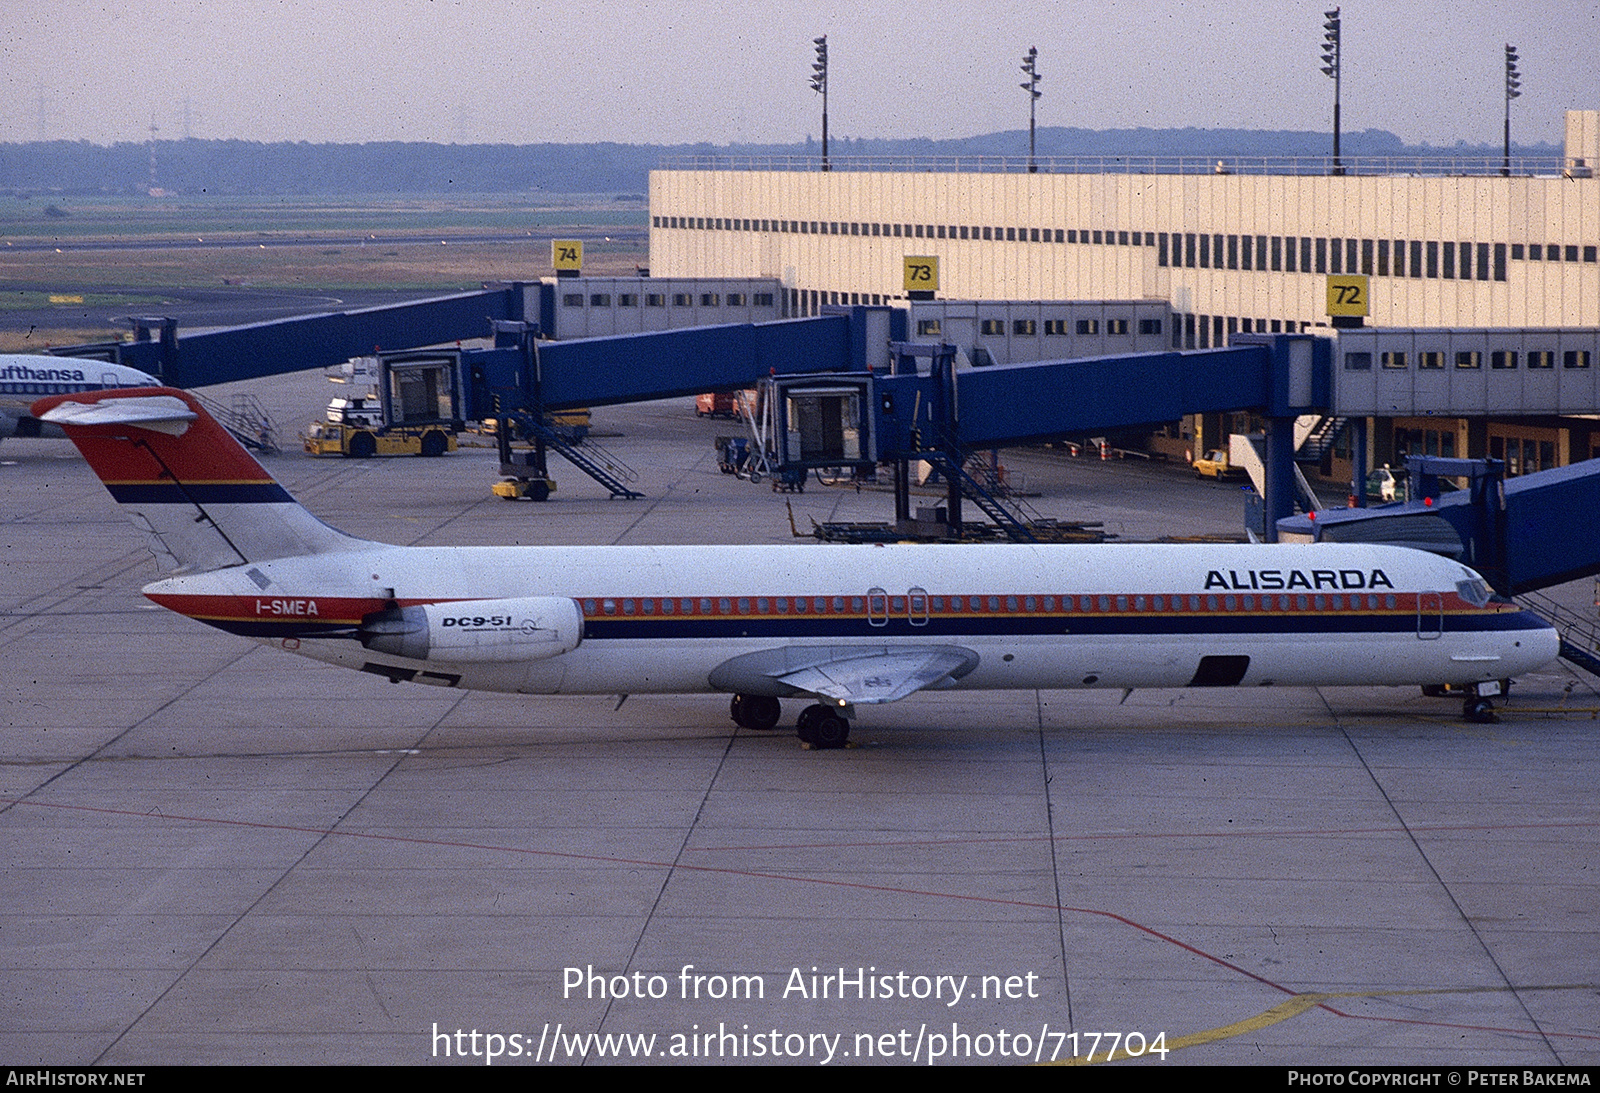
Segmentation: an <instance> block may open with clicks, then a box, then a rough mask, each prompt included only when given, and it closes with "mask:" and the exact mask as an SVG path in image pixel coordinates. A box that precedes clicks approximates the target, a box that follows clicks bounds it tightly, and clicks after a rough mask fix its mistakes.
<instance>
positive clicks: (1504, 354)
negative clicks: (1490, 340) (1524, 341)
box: [1489, 349, 1517, 370]
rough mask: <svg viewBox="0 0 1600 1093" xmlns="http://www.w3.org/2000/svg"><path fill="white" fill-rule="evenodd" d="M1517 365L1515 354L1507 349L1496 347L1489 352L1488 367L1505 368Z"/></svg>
mask: <svg viewBox="0 0 1600 1093" xmlns="http://www.w3.org/2000/svg"><path fill="white" fill-rule="evenodd" d="M1516 366H1517V354H1516V353H1515V352H1514V351H1512V350H1509V349H1496V350H1495V351H1494V352H1493V353H1490V354H1489V367H1490V368H1498V369H1501V370H1505V369H1508V368H1515V367H1516Z"/></svg>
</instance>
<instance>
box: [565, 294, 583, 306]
mask: <svg viewBox="0 0 1600 1093" xmlns="http://www.w3.org/2000/svg"><path fill="white" fill-rule="evenodd" d="M561 306H562V307H582V306H583V293H581V292H567V293H563V294H562V296H561Z"/></svg>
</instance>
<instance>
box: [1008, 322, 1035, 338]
mask: <svg viewBox="0 0 1600 1093" xmlns="http://www.w3.org/2000/svg"><path fill="white" fill-rule="evenodd" d="M1038 332H1039V325H1038V323H1036V322H1034V320H1032V319H1013V320H1011V333H1013V334H1022V335H1032V334H1037V333H1038Z"/></svg>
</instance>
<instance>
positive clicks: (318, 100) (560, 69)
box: [0, 0, 1600, 144]
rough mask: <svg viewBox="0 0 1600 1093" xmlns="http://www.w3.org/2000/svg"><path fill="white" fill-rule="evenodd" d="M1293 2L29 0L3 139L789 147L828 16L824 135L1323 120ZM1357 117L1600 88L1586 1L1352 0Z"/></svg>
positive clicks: (1326, 103)
mask: <svg viewBox="0 0 1600 1093" xmlns="http://www.w3.org/2000/svg"><path fill="white" fill-rule="evenodd" d="M1331 6H1332V5H1331V4H1324V3H1316V2H1313V3H1298V2H1295V3H1291V2H1288V0H1142V2H1137V0H1094V2H1071V3H1064V2H1063V3H1051V2H1049V0H1027V2H1013V0H998V2H997V0H986V2H977V0H950V2H941V0H924V2H923V3H911V4H908V3H904V2H903V0H902V2H895V3H888V2H880V0H854V2H850V3H837V4H835V3H823V2H816V0H754V2H750V3H745V4H739V5H723V4H711V3H695V2H693V0H685V2H679V3H656V2H652V0H609V2H607V0H584V2H578V0H548V2H540V0H520V2H518V0H370V2H367V3H357V2H350V0H109V2H107V0H18V2H17V3H15V4H11V5H8V6H7V12H6V14H5V16H3V17H0V19H3V22H0V25H3V26H4V36H3V43H4V45H3V48H4V53H3V56H0V71H3V73H4V75H3V77H0V78H3V80H4V86H5V96H4V102H3V105H0V140H4V141H17V140H34V139H38V138H39V137H40V136H44V137H47V138H51V139H87V140H92V141H96V142H101V143H108V142H111V141H119V140H144V139H146V138H147V137H148V133H149V127H150V125H151V123H152V117H153V119H154V123H155V124H156V125H157V126H159V128H160V136H161V137H162V138H164V139H165V138H177V137H182V136H184V135H185V134H186V133H187V134H188V135H192V136H195V137H208V138H229V137H236V138H242V139H248V140H306V141H370V140H429V141H503V142H509V143H535V142H540V141H598V140H611V141H624V142H652V143H654V142H662V143H679V142H688V141H711V142H715V143H719V144H721V143H727V142H730V141H793V140H799V139H803V138H804V137H805V136H806V134H808V133H813V134H815V133H818V132H820V121H819V115H820V110H819V106H820V103H819V100H818V97H817V96H816V95H815V94H814V93H813V92H812V91H811V90H810V88H809V87H808V86H807V81H808V80H809V78H810V75H811V67H810V66H811V60H812V54H811V39H812V38H813V37H815V36H816V35H819V34H827V35H828V45H829V51H830V54H831V61H832V66H831V69H830V77H831V89H830V97H829V106H830V112H829V113H830V118H829V129H830V132H831V133H832V134H833V135H835V136H867V137H914V136H932V137H953V136H968V135H972V134H976V133H982V132H989V131H992V130H996V129H1014V128H1020V127H1025V126H1026V124H1027V96H1026V94H1025V93H1024V92H1023V91H1022V89H1021V88H1020V87H1019V86H1018V84H1019V83H1020V82H1021V79H1022V74H1021V72H1020V71H1019V65H1020V62H1021V58H1022V54H1023V53H1024V52H1025V51H1026V50H1027V48H1028V47H1029V46H1037V47H1038V49H1039V68H1040V71H1041V72H1042V73H1043V80H1042V82H1041V89H1042V90H1043V91H1044V93H1045V94H1044V98H1042V99H1041V100H1040V102H1039V122H1040V124H1041V125H1074V126H1084V127H1088V128H1094V129H1105V128H1119V127H1124V126H1141V125H1146V126H1187V125H1192V126H1197V127H1206V128H1210V127H1239V128H1252V129H1319V130H1323V131H1327V130H1328V129H1329V128H1330V127H1331V124H1332V123H1331V120H1330V119H1331V113H1332V102H1333V81H1331V80H1330V79H1328V78H1327V77H1325V76H1324V75H1322V73H1321V72H1320V71H1318V69H1319V66H1320V62H1319V60H1318V54H1319V50H1320V46H1321V40H1322V22H1323V17H1322V13H1323V11H1324V9H1325V8H1330V7H1331ZM1343 14H1344V66H1345V78H1344V99H1343V102H1344V107H1343V116H1344V127H1345V129H1346V130H1347V131H1352V130H1359V129H1365V128H1378V129H1388V130H1391V131H1393V132H1395V133H1397V134H1399V135H1400V136H1401V137H1403V138H1405V139H1407V140H1410V141H1429V142H1432V143H1434V144H1453V143H1454V142H1455V141H1457V140H1467V141H1470V142H1475V143H1495V142H1498V141H1499V139H1500V132H1501V119H1502V111H1503V99H1502V65H1503V52H1502V51H1503V49H1504V46H1505V44H1506V43H1507V42H1511V43H1513V44H1515V45H1516V46H1518V48H1519V50H1520V52H1521V55H1522V62H1521V67H1522V72H1523V91H1524V94H1523V97H1522V98H1521V99H1519V100H1517V101H1516V102H1515V103H1514V104H1513V105H1512V127H1513V135H1514V136H1515V137H1516V139H1518V140H1528V141H1538V140H1548V141H1557V142H1559V141H1560V140H1561V134H1562V125H1563V122H1562V112H1563V111H1564V110H1566V109H1568V108H1588V109H1595V108H1600V66H1597V64H1596V60H1595V59H1596V56H1597V47H1600V3H1597V2H1596V0H1549V2H1546V3H1534V2H1530V0H1456V2H1454V3H1444V2H1441V0H1429V2H1426V3H1424V2H1422V0H1384V2H1376V0H1363V2H1360V3H1347V4H1345V5H1343Z"/></svg>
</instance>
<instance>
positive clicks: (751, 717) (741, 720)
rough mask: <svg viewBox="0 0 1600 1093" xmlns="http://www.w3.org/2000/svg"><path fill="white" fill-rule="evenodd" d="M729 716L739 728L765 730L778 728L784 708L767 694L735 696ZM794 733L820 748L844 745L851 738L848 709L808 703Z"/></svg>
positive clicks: (814, 746)
mask: <svg viewBox="0 0 1600 1093" xmlns="http://www.w3.org/2000/svg"><path fill="white" fill-rule="evenodd" d="M728 715H729V716H730V717H732V718H733V723H734V724H735V725H738V726H739V727H740V728H744V729H757V730H760V731H761V732H766V731H767V730H769V729H775V728H777V726H778V720H779V719H780V718H781V717H782V716H783V710H782V707H781V705H780V704H779V702H778V700H777V699H776V698H772V697H771V696H769V695H734V696H733V700H732V701H731V702H729V703H728ZM795 735H796V736H798V737H799V738H800V741H801V743H804V744H810V745H811V746H812V747H813V748H817V749H819V750H823V749H828V748H842V747H844V746H845V744H847V743H848V742H849V740H850V721H849V717H848V708H847V707H843V706H840V707H834V706H824V705H822V704H821V703H816V704H814V705H811V706H807V707H806V708H805V709H803V710H801V711H800V718H799V720H798V721H796V722H795Z"/></svg>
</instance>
